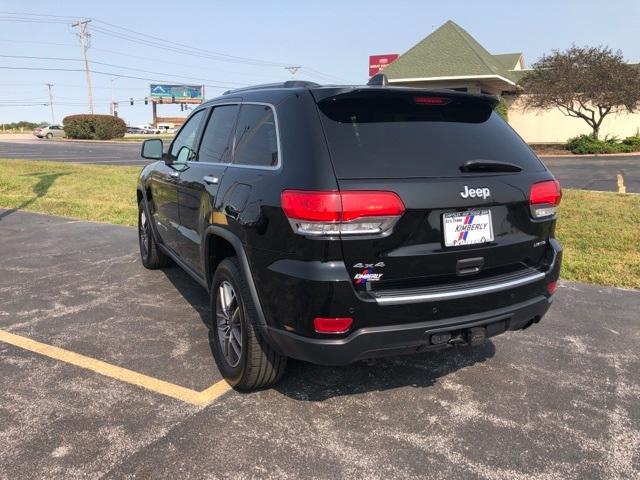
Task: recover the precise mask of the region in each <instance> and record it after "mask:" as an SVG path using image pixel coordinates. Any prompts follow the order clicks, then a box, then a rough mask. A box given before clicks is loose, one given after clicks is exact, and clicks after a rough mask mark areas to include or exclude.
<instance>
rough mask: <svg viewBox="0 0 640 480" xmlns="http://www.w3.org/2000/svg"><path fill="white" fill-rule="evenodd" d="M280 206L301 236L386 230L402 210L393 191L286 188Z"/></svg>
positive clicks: (402, 207) (398, 199) (399, 201)
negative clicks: (337, 190)
mask: <svg viewBox="0 0 640 480" xmlns="http://www.w3.org/2000/svg"><path fill="white" fill-rule="evenodd" d="M281 202H282V209H283V210H284V214H285V215H286V216H287V218H288V219H289V222H290V223H291V226H292V227H293V230H294V231H295V232H296V233H300V234H302V235H315V236H323V235H329V236H331V235H341V234H342V235H357V234H369V235H375V234H379V233H383V232H385V231H387V230H389V229H390V228H391V227H392V226H393V225H394V224H395V222H396V221H397V220H398V218H400V216H401V215H402V214H403V213H404V204H403V203H402V200H400V197H398V195H396V194H395V193H393V192H384V191H369V190H355V191H346V192H335V191H304V190H285V191H284V192H282V195H281Z"/></svg>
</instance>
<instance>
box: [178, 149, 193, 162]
mask: <svg viewBox="0 0 640 480" xmlns="http://www.w3.org/2000/svg"><path fill="white" fill-rule="evenodd" d="M194 158H196V152H194V151H193V150H191V149H190V148H189V147H187V146H186V145H183V146H182V147H180V150H178V155H177V156H176V160H175V163H187V162H190V161H193V159H194Z"/></svg>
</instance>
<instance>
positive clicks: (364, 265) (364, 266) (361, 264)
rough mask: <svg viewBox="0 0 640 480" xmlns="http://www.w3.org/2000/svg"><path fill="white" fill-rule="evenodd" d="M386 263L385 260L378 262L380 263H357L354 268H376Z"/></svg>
mask: <svg viewBox="0 0 640 480" xmlns="http://www.w3.org/2000/svg"><path fill="white" fill-rule="evenodd" d="M384 266H385V264H384V262H378V263H375V264H373V263H356V264H355V265H354V266H353V268H374V267H380V268H382V267H384Z"/></svg>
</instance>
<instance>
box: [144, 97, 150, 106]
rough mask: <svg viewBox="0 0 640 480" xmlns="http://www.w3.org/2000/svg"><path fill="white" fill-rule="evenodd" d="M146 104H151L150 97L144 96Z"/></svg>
mask: <svg viewBox="0 0 640 480" xmlns="http://www.w3.org/2000/svg"><path fill="white" fill-rule="evenodd" d="M144 104H145V105H149V98H148V97H144Z"/></svg>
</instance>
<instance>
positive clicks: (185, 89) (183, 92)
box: [150, 83, 204, 103]
mask: <svg viewBox="0 0 640 480" xmlns="http://www.w3.org/2000/svg"><path fill="white" fill-rule="evenodd" d="M150 90H151V91H150V97H151V101H152V102H156V103H202V101H203V100H204V85H166V84H160V83H152V84H151V85H150Z"/></svg>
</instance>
